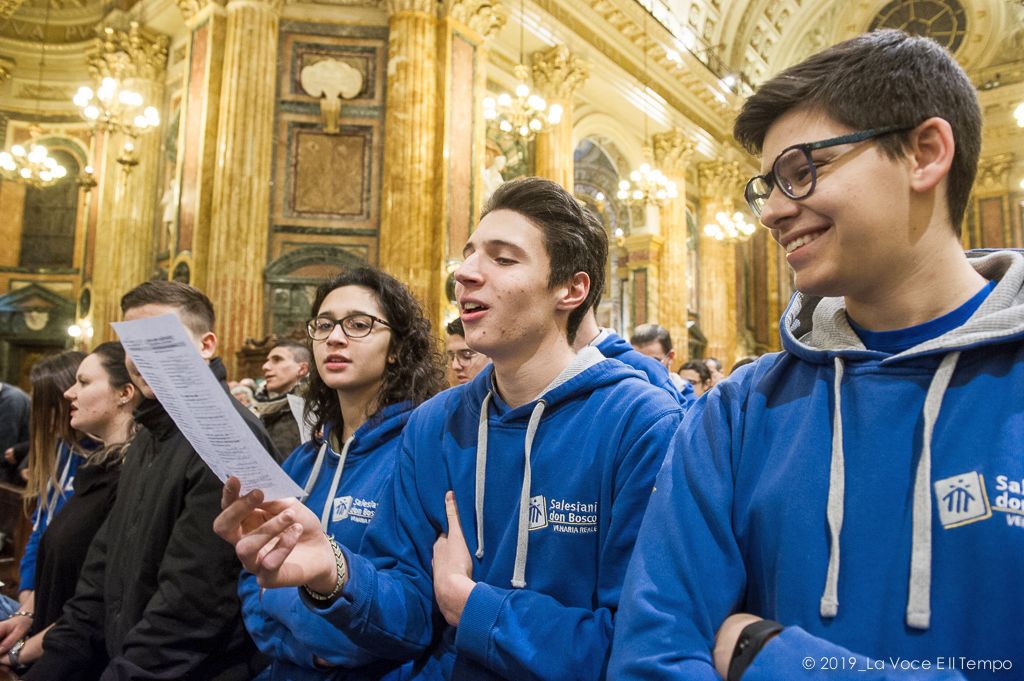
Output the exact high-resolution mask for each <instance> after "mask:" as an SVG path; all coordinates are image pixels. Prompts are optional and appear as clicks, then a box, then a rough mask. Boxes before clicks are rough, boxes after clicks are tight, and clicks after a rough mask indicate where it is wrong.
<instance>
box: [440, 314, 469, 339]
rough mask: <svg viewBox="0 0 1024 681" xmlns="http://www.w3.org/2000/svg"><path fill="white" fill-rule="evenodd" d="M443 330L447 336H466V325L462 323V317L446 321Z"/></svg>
mask: <svg viewBox="0 0 1024 681" xmlns="http://www.w3.org/2000/svg"><path fill="white" fill-rule="evenodd" d="M445 331H447V332H448V335H449V336H462V337H463V338H465V337H466V327H464V326H463V325H462V319H461V318H459V317H456V318H455V319H453V320H451V321H450V322H448V326H446V327H445Z"/></svg>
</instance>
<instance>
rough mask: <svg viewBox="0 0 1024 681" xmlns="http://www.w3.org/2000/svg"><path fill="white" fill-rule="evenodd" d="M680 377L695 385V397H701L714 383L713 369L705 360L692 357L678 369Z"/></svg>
mask: <svg viewBox="0 0 1024 681" xmlns="http://www.w3.org/2000/svg"><path fill="white" fill-rule="evenodd" d="M678 374H679V377H680V378H681V379H683V380H684V381H686V382H687V383H689V384H690V385H692V386H693V395H694V397H700V396H701V395H703V394H704V393H706V392H707V391H709V390H711V387H712V386H713V385H714V383H713V382H712V378H711V370H710V369H708V365H707V363H706V362H705V361H704V360H699V359H691V360H690V361H689V362H684V363H683V365H682V366H681V367H679V371H678Z"/></svg>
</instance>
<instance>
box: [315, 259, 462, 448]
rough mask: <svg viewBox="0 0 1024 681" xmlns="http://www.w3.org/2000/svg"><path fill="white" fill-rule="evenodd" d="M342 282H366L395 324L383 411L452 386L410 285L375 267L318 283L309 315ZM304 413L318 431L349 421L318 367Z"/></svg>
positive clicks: (391, 324) (380, 399)
mask: <svg viewBox="0 0 1024 681" xmlns="http://www.w3.org/2000/svg"><path fill="white" fill-rule="evenodd" d="M343 286H362V287H363V288H366V289H369V290H370V291H372V292H373V295H374V297H375V298H376V299H377V302H378V303H379V304H380V307H381V310H382V311H383V313H384V316H385V317H387V321H388V326H389V327H390V328H391V342H390V344H389V345H388V355H389V357H393V358H394V361H389V362H387V363H386V364H385V368H384V381H383V384H382V385H381V388H380V393H379V394H378V395H377V404H376V408H377V410H378V411H379V410H380V409H383V408H384V407H387V406H389V405H392V404H397V403H398V402H405V401H410V402H412V403H413V404H420V403H422V402H425V401H426V400H427V399H429V398H430V397H433V396H434V395H435V394H436V393H439V392H441V391H442V390H444V389H445V388H446V387H448V386H447V384H446V383H445V380H444V369H443V368H442V367H443V366H444V364H443V361H442V359H441V352H440V350H439V349H438V341H437V338H435V337H434V334H433V332H432V330H431V328H430V322H429V321H428V320H427V318H426V316H425V315H424V314H423V308H421V307H420V304H419V303H418V302H417V301H416V298H415V296H413V295H412V293H411V292H410V291H409V289H408V288H407V287H406V285H405V284H403V283H402V282H400V281H398V280H397V279H395V278H394V277H392V276H391V275H390V274H387V273H386V272H382V271H381V270H379V269H377V268H375V267H357V268H355V269H351V270H348V271H346V272H342V273H341V274H339V275H338V276H336V277H334V278H333V279H330V280H329V281H325V282H324V283H323V284H321V285H320V286H319V287H318V288H317V290H316V295H315V296H314V297H313V307H312V310H311V312H310V315H311V316H312V317H316V316H317V315H318V314H320V306H321V305H323V302H324V299H325V298H326V297H327V296H328V294H330V292H331V291H333V290H335V289H339V288H341V287H343ZM371 416H372V414H371ZM305 418H306V420H307V421H308V422H310V423H312V424H313V431H314V432H322V431H323V428H324V426H329V427H330V428H331V430H333V431H334V432H336V433H339V434H340V433H341V431H342V427H343V426H344V424H343V423H342V420H341V403H340V402H339V400H338V392H337V391H336V390H333V389H331V388H329V387H328V386H327V384H325V383H324V381H323V378H322V377H321V376H320V372H319V371H317V370H316V369H315V368H314V370H313V371H310V372H309V389H308V390H307V392H306V407H305Z"/></svg>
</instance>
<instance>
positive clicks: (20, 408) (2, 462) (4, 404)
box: [0, 383, 30, 487]
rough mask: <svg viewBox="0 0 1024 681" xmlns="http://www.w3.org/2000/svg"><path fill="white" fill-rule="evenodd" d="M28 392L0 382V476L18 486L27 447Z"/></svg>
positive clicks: (22, 481) (21, 483) (20, 483)
mask: <svg viewBox="0 0 1024 681" xmlns="http://www.w3.org/2000/svg"><path fill="white" fill-rule="evenodd" d="M29 403H30V400H29V396H28V395H26V394H25V393H24V392H23V391H22V390H21V388H19V387H18V386H16V385H11V384H10V383H0V454H2V455H3V458H2V459H0V480H3V481H4V482H7V483H10V484H12V485H17V486H19V487H20V486H22V485H24V484H25V481H24V480H23V479H22V477H21V476H20V475H19V474H18V466H19V464H21V461H22V459H23V458H24V456H25V454H26V452H27V451H28V447H27V443H28V415H29Z"/></svg>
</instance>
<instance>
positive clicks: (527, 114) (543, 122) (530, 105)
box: [484, 63, 564, 142]
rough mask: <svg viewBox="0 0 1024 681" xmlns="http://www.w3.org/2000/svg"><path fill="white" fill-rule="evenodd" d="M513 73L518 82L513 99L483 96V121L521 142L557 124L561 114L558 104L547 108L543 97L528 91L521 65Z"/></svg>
mask: <svg viewBox="0 0 1024 681" xmlns="http://www.w3.org/2000/svg"><path fill="white" fill-rule="evenodd" d="M513 72H514V73H515V76H516V80H518V81H519V84H518V85H516V89H515V91H514V92H515V96H514V97H513V95H510V94H509V93H507V92H502V93H501V94H500V95H498V97H497V99H495V98H494V97H485V98H484V120H486V121H487V122H488V124H490V125H494V126H496V127H497V128H498V129H499V130H500V131H501V132H503V133H506V134H510V135H518V136H519V137H521V138H522V139H523V141H524V142H525V141H528V140H530V139H532V138H533V136H534V135H536V134H537V133H539V132H543V131H545V130H547V129H548V128H550V127H552V126H555V125H558V124H559V123H560V122H561V121H562V114H563V113H564V111H563V109H562V105H561V104H552V105H551V106H548V104H547V102H546V101H544V98H543V97H541V96H540V95H538V94H536V93H532V92H530V86H529V85H527V84H526V81H527V78H528V76H529V73H530V70H529V68H527V66H526V65H525V64H521V63H520V64H517V65H516V67H515V68H514V69H513Z"/></svg>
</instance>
